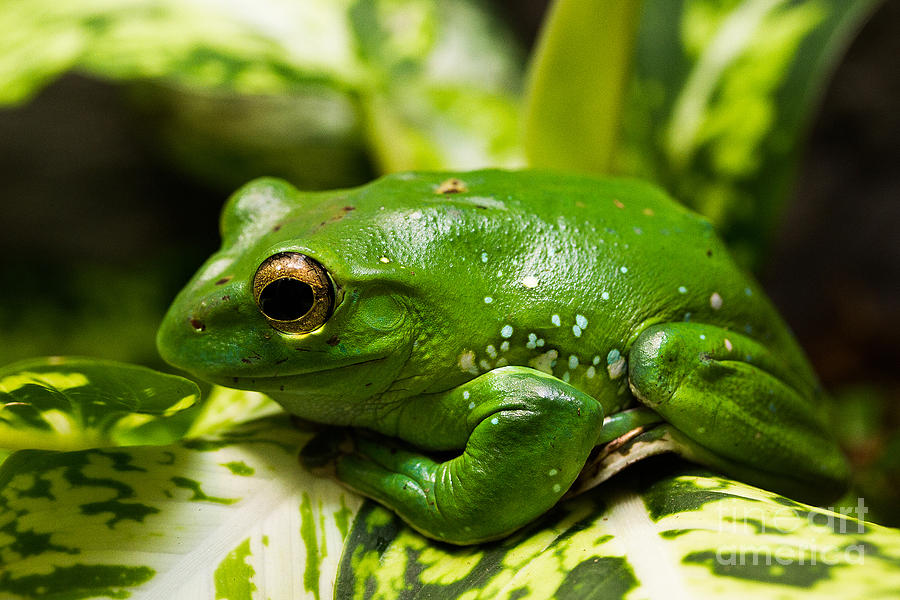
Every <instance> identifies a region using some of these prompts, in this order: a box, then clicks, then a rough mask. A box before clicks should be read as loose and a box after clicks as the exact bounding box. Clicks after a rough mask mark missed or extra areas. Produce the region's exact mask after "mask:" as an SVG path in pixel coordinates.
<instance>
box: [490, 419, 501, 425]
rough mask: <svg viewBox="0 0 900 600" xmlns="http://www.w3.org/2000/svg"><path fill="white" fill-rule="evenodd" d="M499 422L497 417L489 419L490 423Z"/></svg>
mask: <svg viewBox="0 0 900 600" xmlns="http://www.w3.org/2000/svg"><path fill="white" fill-rule="evenodd" d="M499 422H500V419H498V418H497V417H494V418H493V419H491V425H496V424H497V423H499Z"/></svg>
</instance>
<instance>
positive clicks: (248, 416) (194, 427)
mask: <svg viewBox="0 0 900 600" xmlns="http://www.w3.org/2000/svg"><path fill="white" fill-rule="evenodd" d="M283 412H284V409H282V408H281V406H279V405H278V404H276V403H275V401H274V400H272V399H271V398H269V397H268V396H265V395H263V394H260V393H259V392H248V391H244V390H233V389H231V388H225V387H221V386H218V385H214V386H213V388H212V391H210V393H209V395H208V396H207V397H206V400H204V402H203V406H202V407H201V408H200V410H199V411H198V413H197V414H196V415H195V416H194V417H193V419H192V420H191V428H190V430H188V432H187V433H186V434H185V437H200V436H203V435H212V434H215V433H218V432H220V431H222V430H225V429H229V428H232V427H235V426H236V425H240V424H241V423H245V422H247V421H253V420H256V419H261V418H263V417H269V416H272V415H276V414H280V413H283Z"/></svg>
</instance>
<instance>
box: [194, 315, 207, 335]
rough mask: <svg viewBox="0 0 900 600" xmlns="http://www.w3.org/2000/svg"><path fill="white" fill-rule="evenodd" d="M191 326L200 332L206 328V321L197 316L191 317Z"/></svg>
mask: <svg viewBox="0 0 900 600" xmlns="http://www.w3.org/2000/svg"><path fill="white" fill-rule="evenodd" d="M190 323H191V327H193V328H194V331H197V332H200V331H204V330H205V329H206V323H204V322H203V321H201V320H200V319H198V318H197V317H191V318H190Z"/></svg>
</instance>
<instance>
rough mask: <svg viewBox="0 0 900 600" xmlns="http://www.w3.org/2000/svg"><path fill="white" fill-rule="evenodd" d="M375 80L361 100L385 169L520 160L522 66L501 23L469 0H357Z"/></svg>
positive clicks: (361, 40)
mask: <svg viewBox="0 0 900 600" xmlns="http://www.w3.org/2000/svg"><path fill="white" fill-rule="evenodd" d="M351 20H352V22H353V26H354V32H355V34H356V39H357V41H358V45H359V47H360V48H361V49H362V50H361V51H362V53H363V55H364V57H365V58H366V60H367V61H368V62H367V64H368V65H370V66H372V68H373V69H372V74H373V79H372V81H371V82H370V85H368V86H367V87H366V88H365V89H363V90H362V91H361V93H362V94H363V101H362V106H363V110H364V113H365V118H364V121H365V123H366V133H367V138H368V141H369V145H370V148H371V150H372V155H373V158H374V161H375V162H376V165H377V166H378V169H379V170H380V171H382V172H396V171H405V170H413V169H417V170H434V169H457V170H465V169H476V168H481V167H510V168H512V167H517V166H522V164H523V157H522V150H521V140H520V131H519V130H520V122H519V121H520V116H519V113H520V106H519V92H520V88H521V79H522V65H521V60H520V56H519V52H518V48H517V46H516V44H515V42H514V40H513V38H512V36H511V35H510V33H509V32H508V31H507V29H506V28H505V27H504V24H503V23H502V22H500V21H499V20H497V19H494V18H491V16H490V14H489V12H488V11H486V10H485V9H484V8H483V4H482V3H481V2H477V1H472V0H449V1H447V0H443V1H441V2H434V1H432V0H427V1H422V0H412V1H406V2H392V1H389V0H360V1H359V2H357V4H356V5H355V6H354V7H353V9H352V10H351Z"/></svg>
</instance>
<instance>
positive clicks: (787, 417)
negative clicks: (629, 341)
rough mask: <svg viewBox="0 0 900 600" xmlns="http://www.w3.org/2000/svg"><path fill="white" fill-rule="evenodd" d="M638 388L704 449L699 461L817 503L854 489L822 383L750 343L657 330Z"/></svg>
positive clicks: (676, 327)
mask: <svg viewBox="0 0 900 600" xmlns="http://www.w3.org/2000/svg"><path fill="white" fill-rule="evenodd" d="M629 384H630V386H631V389H632V392H633V393H634V394H635V396H636V397H637V398H638V399H639V400H640V401H641V402H642V403H644V404H645V405H647V406H648V407H650V408H651V409H653V410H654V411H656V412H658V413H659V414H661V415H663V417H665V419H666V421H668V422H669V423H671V424H672V425H674V426H675V427H676V428H677V430H678V431H680V432H681V433H683V434H684V435H685V436H686V437H687V438H689V440H691V441H693V442H694V443H695V444H696V445H697V446H698V447H697V448H696V449H695V451H692V452H685V453H684V454H685V455H688V454H691V456H689V458H694V459H695V460H699V461H700V462H704V463H706V464H708V465H709V466H712V467H714V468H718V469H721V470H723V471H725V472H726V473H730V474H732V475H733V476H736V477H740V478H744V479H748V480H750V481H751V483H755V484H757V485H761V486H763V487H768V488H771V489H774V490H776V491H782V492H783V493H788V494H791V495H794V496H799V497H802V498H806V499H810V500H817V499H821V500H833V499H834V498H835V497H837V496H838V495H840V493H841V492H842V490H843V488H844V487H845V486H846V479H847V473H848V470H847V464H846V460H845V459H844V457H843V456H842V455H841V453H840V451H839V450H838V447H837V445H836V444H835V442H834V441H833V440H832V439H831V437H830V436H829V434H828V432H827V431H826V429H825V427H824V423H823V415H822V407H821V406H818V405H817V404H816V401H815V398H816V396H815V392H814V389H813V386H814V382H812V381H808V380H806V379H804V377H803V376H801V375H800V374H798V373H794V372H792V371H791V369H790V367H789V366H788V365H786V364H784V363H783V362H782V361H780V360H779V359H778V358H777V357H775V356H774V355H773V354H772V353H771V352H769V350H768V349H767V348H766V347H765V346H763V345H762V344H760V343H759V342H757V341H755V340H753V339H751V338H749V337H747V336H744V335H741V334H738V333H736V332H733V331H728V330H726V329H723V328H721V327H717V326H713V325H704V324H701V323H664V324H660V325H655V326H653V327H650V328H648V329H647V330H646V331H644V332H643V333H642V334H641V335H640V336H639V337H638V339H637V340H636V341H635V343H634V345H633V347H632V349H631V351H630V354H629ZM720 459H721V460H720Z"/></svg>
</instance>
